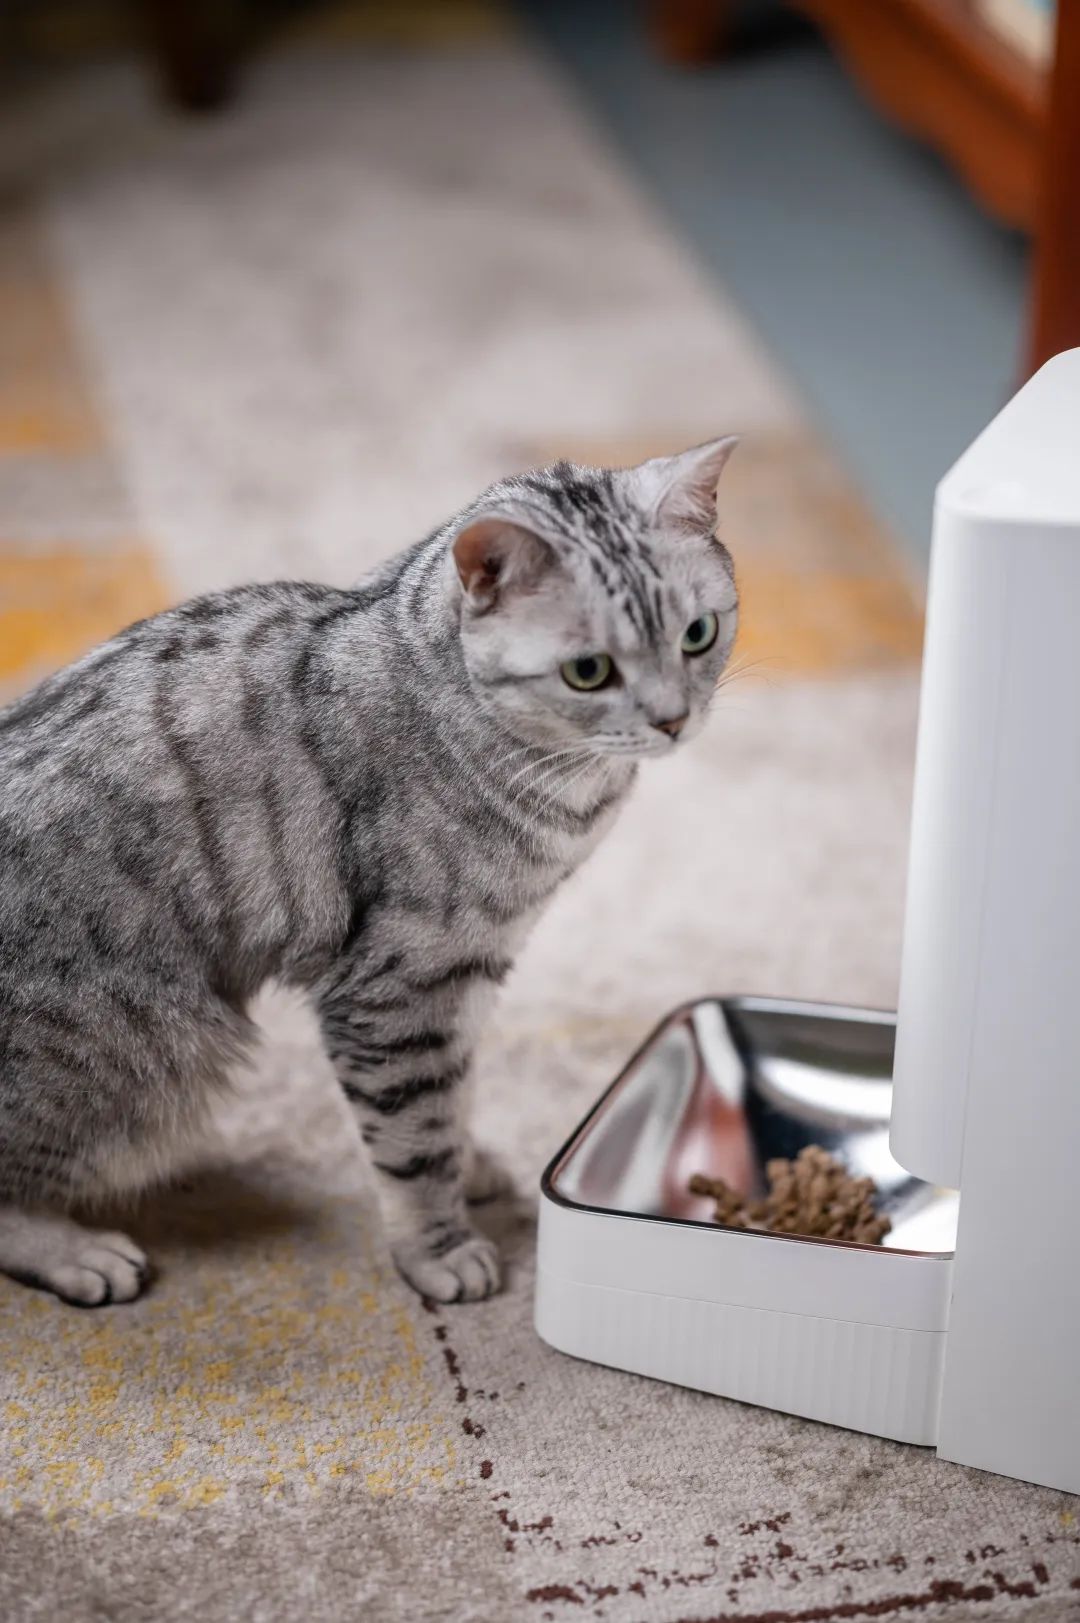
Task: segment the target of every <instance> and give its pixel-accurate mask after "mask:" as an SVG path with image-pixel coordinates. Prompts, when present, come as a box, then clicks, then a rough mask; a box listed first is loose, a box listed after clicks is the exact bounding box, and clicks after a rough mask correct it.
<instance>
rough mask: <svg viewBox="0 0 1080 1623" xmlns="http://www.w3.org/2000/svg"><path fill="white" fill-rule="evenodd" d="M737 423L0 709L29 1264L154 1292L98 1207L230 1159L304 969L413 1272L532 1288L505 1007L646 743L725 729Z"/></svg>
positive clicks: (4, 906) (216, 610)
mask: <svg viewBox="0 0 1080 1623" xmlns="http://www.w3.org/2000/svg"><path fill="white" fill-rule="evenodd" d="M733 444H734V441H733V440H730V439H724V440H718V441H714V442H711V443H710V444H707V445H704V446H701V447H698V448H697V449H695V450H692V451H688V452H686V453H684V454H683V455H681V456H677V457H667V458H658V459H655V460H653V461H650V462H646V463H643V464H642V465H641V466H639V467H636V468H631V469H623V470H614V471H613V470H595V469H587V468H579V467H572V466H570V465H568V464H566V463H559V464H557V465H556V466H554V467H552V468H549V469H546V470H543V471H539V472H535V473H528V474H524V475H520V476H516V477H513V478H510V479H506V480H505V481H502V482H500V483H498V484H496V485H494V486H493V487H492V488H491V489H490V490H488V491H487V492H486V493H485V494H484V495H483V496H482V497H480V498H479V500H478V501H476V502H475V503H474V504H473V505H472V506H471V507H469V508H467V509H466V510H465V511H464V512H463V513H460V514H459V515H458V516H457V517H456V518H454V519H452V520H451V521H450V523H448V524H447V525H446V526H445V527H444V528H442V529H441V530H439V531H438V532H437V533H436V534H434V535H432V536H430V537H429V538H428V539H427V540H425V541H421V542H419V543H418V544H417V545H415V546H413V547H411V548H410V549H409V550H408V551H406V552H404V553H402V554H401V555H400V556H398V557H396V558H394V559H392V560H391V561H390V562H389V563H387V564H384V565H383V566H381V567H380V568H378V569H376V570H375V571H374V572H373V573H372V574H370V575H368V576H367V577H366V578H365V579H364V580H362V581H361V582H360V584H359V585H358V586H356V587H355V588H353V589H352V590H349V591H341V590H337V589H335V588H333V587H329V586H315V585H309V584H302V583H280V584H274V585H256V586H246V587H240V588H238V589H236V590H232V591H223V592H218V593H215V594H213V595H210V596H207V597H201V598H197V599H195V600H194V601H192V602H189V603H185V604H183V605H181V606H180V607H179V608H175V609H170V610H169V611H168V612H167V613H164V614H160V615H158V616H157V617H156V618H154V619H151V620H146V621H143V622H141V623H140V624H138V625H134V626H132V627H130V628H129V629H128V630H127V631H124V632H122V633H121V634H120V635H119V636H117V637H114V638H113V640H112V641H111V642H108V643H105V644H104V645H103V646H102V647H100V648H98V649H96V650H95V651H94V652H93V653H91V654H88V655H87V656H86V657H85V658H84V659H82V660H80V661H79V662H78V663H77V664H75V665H73V666H71V667H70V668H69V669H67V670H65V671H62V672H60V674H59V675H57V676H53V677H51V678H50V679H49V680H48V681H46V682H44V683H42V684H41V685H40V686H39V687H38V688H36V689H35V690H34V691H32V692H31V693H29V694H28V695H26V696H25V697H24V698H22V699H20V700H18V701H17V702H16V703H15V704H13V705H10V706H9V707H8V708H7V709H4V710H0V1270H3V1271H5V1272H7V1273H9V1274H11V1275H12V1276H14V1277H15V1278H17V1279H20V1280H24V1281H26V1282H27V1283H29V1284H32V1285H37V1286H41V1287H43V1288H45V1289H47V1290H51V1291H54V1292H55V1293H56V1295H57V1296H60V1297H62V1298H63V1299H64V1300H66V1301H69V1302H74V1303H78V1304H80V1305H84V1306H97V1305H100V1304H104V1303H108V1302H122V1301H128V1300H130V1299H131V1298H133V1297H135V1296H137V1295H138V1294H139V1292H140V1290H141V1289H142V1288H143V1285H144V1283H145V1281H146V1277H147V1264H146V1259H145V1257H144V1255H143V1253H142V1251H141V1250H140V1249H139V1247H138V1246H137V1245H135V1244H134V1243H133V1242H132V1241H131V1240H129V1239H128V1238H127V1237H126V1236H125V1235H122V1234H115V1233H104V1232H100V1231H98V1230H95V1229H93V1228H88V1227H84V1226H83V1225H82V1224H80V1223H77V1222H76V1221H74V1219H73V1218H72V1217H71V1216H70V1215H69V1213H70V1211H71V1210H72V1209H73V1208H74V1209H79V1208H80V1207H85V1205H86V1204H87V1203H88V1202H89V1203H92V1202H93V1200H94V1198H95V1197H96V1196H100V1195H101V1194H102V1193H104V1192H108V1191H113V1190H118V1189H125V1188H132V1187H136V1186H139V1185H145V1184H147V1183H148V1182H150V1181H152V1180H153V1179H156V1178H160V1177H163V1176H166V1175H168V1174H169V1173H170V1172H171V1171H174V1170H177V1169H179V1168H180V1167H182V1166H184V1165H185V1164H190V1163H191V1162H192V1161H193V1160H195V1159H197V1155H198V1144H199V1129H200V1123H201V1122H203V1121H204V1120H205V1118H206V1114H207V1111H208V1107H209V1106H210V1105H211V1103H212V1101H213V1098H214V1095H215V1093H217V1092H219V1091H220V1090H221V1089H222V1088H224V1087H226V1086H227V1085H228V1083H227V1078H228V1075H229V1072H230V1068H231V1067H233V1066H235V1064H236V1062H237V1061H239V1060H241V1059H242V1058H243V1056H244V1055H245V1053H246V1052H247V1051H248V1050H249V1049H250V1047H251V1045H252V1042H253V1039H254V1036H255V1032H254V1028H253V1026H252V1023H251V1021H250V1018H249V1016H248V1013H247V1008H248V1004H249V1002H250V1000H251V998H252V997H253V995H254V993H255V992H256V991H257V990H258V989H259V987H260V986H261V985H263V983H264V982H266V981H268V980H271V979H274V980H277V981H281V982H287V983H291V984H292V985H294V986H299V987H302V988H304V989H305V990H306V991H307V993H308V994H309V995H310V997H311V999H312V1000H313V1003H314V1007H315V1009H316V1011H317V1014H318V1017H319V1020H320V1022H321V1027H322V1032H323V1035H324V1038H325V1043H326V1048H327V1051H328V1053H329V1055H330V1057H331V1060H332V1062H333V1065H334V1067H335V1070H336V1073H337V1077H338V1080H339V1082H340V1084H341V1087H342V1089H343V1090H344V1093H345V1095H346V1097H347V1098H348V1100H349V1101H350V1103H351V1105H352V1107H353V1110H354V1112H355V1116H356V1120H357V1123H358V1125H359V1129H360V1135H361V1137H362V1139H363V1140H364V1142H365V1144H366V1145H367V1146H368V1149H369V1151H370V1155H371V1159H372V1161H373V1164H374V1167H375V1169H376V1181H377V1184H378V1188H379V1195H380V1204H381V1208H382V1212H383V1216H384V1219H385V1226H386V1232H387V1237H388V1241H389V1244H390V1247H391V1249H392V1253H393V1257H394V1261H395V1263H396V1264H397V1267H398V1269H399V1270H400V1272H401V1273H402V1274H403V1275H404V1276H405V1278H406V1279H407V1280H408V1281H409V1283H410V1284H412V1285H413V1286H414V1287H415V1288H416V1289H417V1290H418V1291H421V1292H423V1293H424V1294H425V1295H426V1296H428V1297H432V1298H434V1299H436V1300H438V1301H441V1302H446V1301H461V1300H473V1299H476V1298H479V1297H485V1296H487V1295H489V1294H490V1293H491V1292H492V1291H494V1290H495V1289H496V1288H497V1286H498V1282H499V1267H498V1259H497V1256H496V1253H495V1250H494V1247H493V1246H492V1245H491V1243H490V1242H489V1241H488V1240H486V1239H484V1238H483V1237H482V1236H480V1235H479V1234H477V1232H476V1231H475V1230H474V1228H473V1227H472V1225H471V1223H470V1220H469V1216H468V1212H467V1198H468V1194H469V1191H470V1182H471V1181H473V1180H475V1179H476V1177H477V1176H478V1175H481V1174H482V1172H483V1168H482V1167H478V1166H476V1165H474V1156H473V1152H472V1149H471V1147H470V1144H469V1140H468V1136H467V1132H466V1125H465V1120H464V1104H465V1098H466V1093H467V1082H468V1076H469V1064H470V1057H471V1054H472V1050H473V1046H474V1043H475V1041H476V1036H477V1030H478V1027H479V1024H480V1022H481V1020H482V1019H483V1017H484V1015H485V1013H486V1012H487V1010H488V1007H489V1005H490V1003H491V1000H492V997H493V994H494V991H495V988H496V987H497V986H498V984H499V982H500V981H502V980H503V978H504V977H505V975H506V974H507V972H508V970H509V969H510V966H511V964H512V963H513V960H514V957H515V954H516V953H517V952H518V949H519V948H520V946H521V944H522V941H523V939H524V937H525V935H526V933H527V932H528V930H529V928H530V926H531V925H532V924H533V922H534V921H535V919H536V918H537V915H538V914H539V912H540V910H541V909H542V907H543V906H544V903H545V902H546V901H547V900H548V898H549V897H550V896H551V895H552V893H553V892H554V891H555V889H556V888H557V886H558V885H560V884H561V883H562V881H563V880H564V879H566V877H567V875H569V874H570V873H572V872H573V871H574V869H575V868H577V867H578V865H579V864H580V863H581V862H582V860H583V859H584V858H585V857H586V856H587V855H588V853H589V852H590V851H591V850H592V848H593V847H594V846H595V845H596V843H597V841H598V840H599V839H600V838H601V836H602V835H603V833H604V832H605V830H606V829H607V828H609V827H610V825H611V822H612V820H613V818H614V817H615V814H616V812H617V810H618V808H619V805H620V803H621V802H622V801H623V799H624V797H625V796H626V794H627V791H628V790H629V788H630V785H631V782H632V780H633V777H634V772H635V762H636V761H637V760H638V759H639V758H641V757H643V756H660V755H667V754H670V753H671V752H672V751H673V750H675V749H677V748H681V747H682V746H683V744H684V743H685V741H686V740H687V739H689V738H690V737H692V736H693V734H694V733H695V732H697V730H698V728H699V727H700V726H701V724H702V721H703V719H704V716H705V712H706V709H707V707H708V705H709V701H710V699H711V697H712V695H713V693H714V691H715V688H716V684H717V681H718V679H719V677H720V675H721V672H722V671H723V668H724V665H725V662H726V661H727V658H728V655H729V652H730V649H731V645H732V641H733V639H734V634H735V621H736V592H735V585H734V580H733V574H732V568H731V561H730V558H729V556H728V553H727V552H726V550H725V549H724V547H723V546H722V545H721V544H720V542H719V541H718V540H717V539H716V537H715V534H714V531H715V525H716V505H715V496H716V484H717V480H718V478H719V475H720V471H721V469H722V467H723V465H724V462H725V461H726V459H727V457H728V454H729V452H730V450H731V448H732V445H733Z"/></svg>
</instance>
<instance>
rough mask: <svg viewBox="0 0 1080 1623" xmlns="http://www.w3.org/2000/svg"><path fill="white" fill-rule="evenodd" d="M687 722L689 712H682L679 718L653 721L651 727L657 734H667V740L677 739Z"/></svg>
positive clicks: (673, 717) (672, 717) (671, 717)
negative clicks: (655, 729)
mask: <svg viewBox="0 0 1080 1623" xmlns="http://www.w3.org/2000/svg"><path fill="white" fill-rule="evenodd" d="M689 720H690V712H689V710H684V711H683V713H682V715H681V716H670V717H669V718H668V720H667V721H654V722H653V726H654V727H655V728H657V730H658V731H659V732H662V733H667V735H668V737H669V738H678V736H679V734H680V733H681V732H682V730H683V728H684V727H685V726H686V723H687V722H688V721H689Z"/></svg>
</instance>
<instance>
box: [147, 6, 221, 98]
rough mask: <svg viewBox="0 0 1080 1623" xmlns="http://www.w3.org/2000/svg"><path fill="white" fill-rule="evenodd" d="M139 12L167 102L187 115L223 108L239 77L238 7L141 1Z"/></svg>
mask: <svg viewBox="0 0 1080 1623" xmlns="http://www.w3.org/2000/svg"><path fill="white" fill-rule="evenodd" d="M140 9H141V12H142V19H143V26H144V28H145V31H146V38H147V44H148V46H149V49H150V52H151V54H152V56H153V59H154V66H155V68H156V70H157V76H158V80H159V82H160V84H161V88H162V91H163V92H164V95H165V97H166V99H167V100H168V101H170V102H171V103H172V105H173V106H174V107H179V108H181V109H182V110H183V111H184V112H188V113H196V112H198V113H206V112H216V111H217V110H218V108H220V107H224V106H225V104H226V103H227V102H228V101H230V100H231V98H232V93H233V90H234V88H235V85H236V77H237V40H236V17H235V14H234V7H233V6H232V5H229V4H222V3H221V0H217V3H215V0H141V8H140Z"/></svg>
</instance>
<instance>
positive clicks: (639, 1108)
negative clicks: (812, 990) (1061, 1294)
mask: <svg viewBox="0 0 1080 1623" xmlns="http://www.w3.org/2000/svg"><path fill="white" fill-rule="evenodd" d="M895 1032H896V1017H895V1015H892V1014H885V1013H880V1012H877V1011H875V1010H868V1009H852V1008H842V1007H839V1006H833V1005H829V1004H816V1003H793V1002H783V1001H780V1000H777V999H773V998H707V999H704V1000H703V1001H701V1002H698V1003H692V1004H689V1005H687V1006H686V1007H685V1008H682V1009H679V1010H677V1011H676V1012H675V1013H674V1014H672V1015H671V1016H670V1017H669V1018H668V1019H667V1020H666V1021H665V1022H664V1024H663V1025H662V1026H661V1027H660V1028H659V1030H658V1031H656V1032H655V1033H654V1034H653V1036H652V1037H651V1038H650V1039H649V1040H648V1041H647V1042H646V1044H645V1046H644V1047H643V1048H642V1049H641V1050H640V1051H639V1052H638V1053H637V1054H636V1055H635V1057H634V1058H633V1059H632V1060H631V1061H630V1063H629V1065H628V1066H627V1067H626V1069H625V1070H624V1071H623V1072H622V1074H621V1075H620V1076H619V1077H618V1078H617V1079H616V1081H615V1082H613V1083H612V1085H611V1087H610V1088H609V1089H608V1090H607V1092H606V1093H605V1094H604V1095H603V1097H602V1098H601V1099H600V1101H599V1103H598V1104H597V1105H596V1107H595V1108H594V1109H593V1111H592V1112H591V1113H590V1115H589V1116H587V1117H586V1119H585V1121H584V1122H583V1123H582V1124H581V1126H580V1127H579V1128H578V1129H577V1131H576V1132H575V1133H574V1135H573V1137H572V1138H571V1139H570V1140H569V1142H568V1143H567V1144H566V1145H565V1146H564V1147H563V1149H562V1150H560V1152H559V1154H558V1155H557V1156H556V1157H555V1159H554V1160H553V1161H552V1162H551V1165H550V1166H549V1167H548V1169H547V1171H546V1172H545V1173H544V1178H543V1189H544V1192H545V1194H547V1195H548V1196H550V1197H551V1198H552V1199H554V1200H556V1201H558V1202H561V1203H564V1204H568V1205H572V1206H577V1207H581V1208H585V1209H591V1210H594V1211H605V1212H619V1213H623V1214H626V1215H630V1216H639V1217H645V1218H663V1219H666V1220H668V1221H672V1220H674V1221H676V1222H683V1223H691V1224H695V1225H700V1224H705V1225H707V1226H709V1227H715V1226H716V1225H715V1224H714V1222H713V1219H712V1209H713V1203H712V1202H711V1201H710V1200H709V1199H708V1197H706V1196H700V1195H692V1194H691V1193H690V1192H689V1188H688V1185H689V1182H690V1179H691V1177H692V1176H693V1174H694V1173H695V1172H703V1173H706V1174H708V1175H709V1176H712V1177H720V1178H724V1179H725V1180H726V1181H727V1182H728V1183H729V1184H730V1185H732V1187H734V1188H735V1189H737V1190H738V1191H739V1192H740V1193H741V1194H744V1195H751V1196H758V1195H761V1194H763V1193H764V1192H765V1187H766V1186H765V1164H766V1162H767V1161H769V1160H770V1159H772V1157H774V1156H788V1157H792V1156H795V1155H797V1154H798V1153H799V1151H800V1150H801V1149H802V1148H803V1147H804V1146H805V1145H807V1144H820V1145H822V1146H823V1147H824V1148H825V1149H827V1150H829V1151H831V1152H832V1154H834V1155H835V1156H837V1157H838V1159H840V1160H841V1161H843V1162H844V1164H845V1166H847V1168H848V1169H849V1170H850V1171H851V1172H852V1173H853V1174H854V1175H855V1176H858V1177H861V1176H868V1177H871V1178H873V1180H874V1182H875V1184H876V1185H877V1187H878V1190H879V1199H878V1205H879V1207H880V1209H881V1210H882V1211H884V1212H886V1213H887V1214H888V1215H889V1217H890V1218H891V1220H892V1230H891V1232H890V1233H889V1234H888V1235H887V1236H886V1238H885V1240H884V1242H883V1245H884V1247H885V1248H887V1249H889V1250H892V1251H904V1252H913V1253H916V1254H921V1255H935V1256H942V1255H950V1254H951V1253H952V1251H953V1250H954V1248H955V1244H956V1220H957V1212H958V1208H959V1197H958V1195H957V1194H956V1193H955V1192H954V1191H952V1190H946V1189H936V1188H934V1187H933V1186H932V1185H930V1184H926V1183H923V1182H922V1181H921V1180H920V1179H918V1178H913V1177H912V1176H911V1175H910V1173H908V1172H906V1171H905V1170H904V1168H903V1167H901V1166H900V1165H899V1164H898V1163H897V1162H896V1161H894V1160H893V1157H892V1155H891V1154H890V1153H889V1114H890V1110H891V1106H892V1080H891V1077H892V1062H893V1046H894V1040H895ZM787 1238H792V1239H796V1240H799V1241H800V1243H802V1244H806V1245H851V1244H854V1242H851V1241H843V1240H822V1239H816V1238H814V1239H811V1238H808V1237H803V1236H790V1237H789V1236H785V1239H787ZM857 1248H858V1249H859V1250H870V1251H875V1250H878V1249H880V1248H879V1247H877V1246H863V1245H859V1246H858V1247H857Z"/></svg>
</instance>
